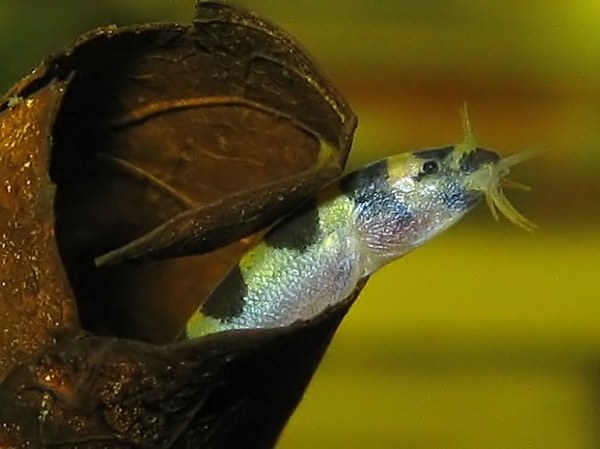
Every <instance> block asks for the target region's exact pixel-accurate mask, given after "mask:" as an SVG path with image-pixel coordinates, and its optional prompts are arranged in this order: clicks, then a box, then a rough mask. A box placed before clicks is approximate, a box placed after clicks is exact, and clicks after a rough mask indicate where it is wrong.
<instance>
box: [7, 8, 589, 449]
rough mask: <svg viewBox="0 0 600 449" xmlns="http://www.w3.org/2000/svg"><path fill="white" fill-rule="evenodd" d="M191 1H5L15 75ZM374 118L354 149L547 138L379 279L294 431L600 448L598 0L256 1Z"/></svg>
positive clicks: (11, 77) (177, 12)
mask: <svg viewBox="0 0 600 449" xmlns="http://www.w3.org/2000/svg"><path fill="white" fill-rule="evenodd" d="M191 3H192V1H191V0H190V1H187V0H185V1H183V0H179V1H168V0H144V1H142V0H119V1H117V0H110V1H109V0H105V1H96V0H94V1H92V0H86V1H79V2H77V3H75V2H55V1H50V0H37V1H36V2H23V1H22V0H3V1H2V2H1V3H0V56H1V57H2V65H1V66H0V87H2V89H3V90H4V89H6V88H8V87H9V85H10V84H11V83H12V82H14V81H15V80H16V79H17V78H18V77H19V76H21V75H23V74H25V73H27V71H28V70H29V69H31V68H33V67H34V66H35V65H36V64H37V63H38V62H39V61H40V60H41V59H42V58H43V57H44V56H45V55H46V54H47V53H49V52H52V51H54V50H56V49H57V48H59V47H60V46H61V45H63V44H66V43H68V42H69V41H71V40H72V39H73V38H74V37H75V36H76V35H77V34H79V33H81V32H82V31H85V30H87V29H89V28H92V27H94V26H97V25H103V24H107V23H113V22H115V23H118V24H126V23H135V22H142V21H147V20H161V19H163V20H179V21H188V20H189V18H190V15H191V9H192V8H191ZM238 3H241V4H244V5H247V6H250V7H252V8H254V9H256V10H257V11H259V12H262V13H263V14H264V15H266V16H267V17H269V18H270V19H271V20H272V21H274V22H276V23H278V24H279V25H281V26H282V27H284V28H285V29H287V30H288V31H289V32H291V33H292V34H293V35H294V36H296V37H297V38H298V39H299V40H300V41H301V42H302V43H303V44H304V46H305V47H306V48H307V49H308V50H309V51H310V53H312V54H313V56H314V57H315V59H316V60H317V61H318V62H319V63H320V65H321V66H322V67H323V68H324V69H325V71H326V72H327V73H328V74H329V76H330V78H331V79H332V80H334V82H335V84H336V85H337V86H338V87H339V88H340V89H341V91H342V92H343V93H344V95H345V96H346V98H347V99H348V100H349V101H350V103H351V104H352V105H353V107H354V109H355V111H356V113H357V115H358V116H359V120H360V126H359V129H358V132H357V135H356V141H355V146H354V149H353V153H352V157H351V161H350V165H351V166H352V167H356V166H358V165H361V164H363V163H365V162H367V161H369V160H372V159H375V158H378V157H381V156H385V155H387V154H390V153H393V152H397V151H405V150H410V149H416V148H423V147H431V146H437V145H445V144H448V143H454V142H456V141H459V140H460V138H461V127H460V119H459V113H458V111H459V107H460V105H461V103H462V102H463V101H467V102H468V105H469V110H470V113H471V120H472V122H473V126H474V128H475V132H476V136H477V137H478V140H479V142H480V144H481V145H482V146H485V147H491V148H495V149H498V150H500V151H501V152H502V153H504V154H509V153H512V152H518V151H522V150H529V149H532V150H535V151H536V152H537V157H536V158H535V159H533V160H531V161H529V162H527V163H526V164H523V165H522V166H519V167H518V168H517V169H516V170H515V175H514V178H515V179H518V180H520V181H523V182H525V183H527V184H530V185H531V186H532V187H533V189H534V190H533V191H532V192H531V193H522V192H509V197H510V198H511V199H512V200H513V201H514V203H515V204H516V205H517V207H518V208H519V209H520V210H521V211H522V212H524V214H525V215H527V216H528V217H529V218H531V219H533V220H534V221H535V222H537V223H538V224H539V225H540V230H539V231H537V232H535V233H534V234H527V233H525V232H523V231H521V230H519V229H517V228H515V227H514V226H512V225H510V224H509V223H507V222H506V221H501V222H500V223H496V222H494V221H493V220H492V218H491V217H490V214H489V213H488V212H487V211H486V210H485V206H483V205H482V206H480V207H479V208H478V210H477V211H476V212H475V213H473V214H472V215H470V216H469V217H467V218H466V219H465V220H464V221H463V222H461V223H460V224H459V225H458V226H456V227H455V228H453V229H451V230H450V231H449V232H447V233H446V234H445V235H443V236H442V237H440V238H438V239H437V240H436V241H434V242H432V243H430V244H429V245H427V246H426V247H424V248H422V249H420V250H418V251H417V252H415V253H414V254H412V255H410V256H407V257H406V258H405V259H403V260H401V261H398V262H396V263H394V264H393V265H390V266H389V267H387V268H386V269H384V270H383V271H382V272H380V273H378V274H377V275H376V276H374V277H373V278H372V280H371V281H370V283H369V285H368V287H367V288H366V290H365V291H364V294H363V295H362V296H361V298H360V300H359V301H358V303H357V304H356V305H355V306H354V308H353V309H352V311H351V313H350V314H349V316H348V317H347V319H346V320H345V322H344V323H343V325H342V327H341V329H340V331H339V332H338V334H337V336H336V338H335V339H334V342H333V344H332V346H331V348H330V350H329V352H328V354H327V356H326V359H325V360H324V363H323V364H322V366H321V367H320V369H319V371H318V372H317V375H316V377H315V379H314V382H313V383H312V384H311V386H310V388H309V389H308V391H307V394H306V397H305V400H304V401H303V403H302V404H301V406H300V408H299V409H298V411H297V413H296V414H295V415H294V417H293V418H292V421H291V423H290V425H289V426H288V428H287V429H286V431H285V433H284V436H283V438H282V440H281V441H280V443H279V445H278V448H280V449H284V448H285V449H295V448H317V449H318V448H345V449H353V448H382V449H383V448H414V449H421V448H423V449H432V448H443V449H454V448H456V449H459V448H460V449H471V448H473V449H475V448H477V449H483V448H484V449H495V448H498V449H506V448H511V449H517V448H540V449H548V448H565V449H588V448H589V449H591V448H598V447H600V431H599V429H600V229H599V227H598V224H599V223H600V221H599V219H600V148H599V147H600V1H598V0H582V1H567V0H546V1H544V2H541V1H525V2H523V1H517V0H508V1H494V0H485V1H478V2H475V1H466V0H445V1H441V0H438V1H430V2H423V1H417V0H407V1H396V0H378V1H370V2H367V1H364V0H363V1H360V0H345V1H343V2H342V1H334V0H318V1H309V0H296V1H294V2H291V1H282V0H254V1H253V0H246V1H240V2H238Z"/></svg>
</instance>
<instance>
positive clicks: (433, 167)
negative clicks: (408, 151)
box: [422, 161, 440, 175]
mask: <svg viewBox="0 0 600 449" xmlns="http://www.w3.org/2000/svg"><path fill="white" fill-rule="evenodd" d="M422 170H423V174H425V175H432V174H434V173H437V172H438V171H439V170H440V166H439V165H438V163H437V162H436V161H427V162H425V163H424V164H423V168H422Z"/></svg>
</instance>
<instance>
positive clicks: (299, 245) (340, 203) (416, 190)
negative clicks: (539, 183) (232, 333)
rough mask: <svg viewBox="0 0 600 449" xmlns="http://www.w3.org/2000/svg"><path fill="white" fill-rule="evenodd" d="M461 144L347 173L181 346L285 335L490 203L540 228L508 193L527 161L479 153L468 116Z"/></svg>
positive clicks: (260, 254)
mask: <svg viewBox="0 0 600 449" xmlns="http://www.w3.org/2000/svg"><path fill="white" fill-rule="evenodd" d="M463 123H464V128H465V138H464V141H463V142H462V143H460V144H457V145H453V146H448V147H443V148H435V149H429V150H421V151H415V152H411V153H401V154H398V155H394V156H391V157H389V158H387V159H383V160H381V161H378V162H375V163H373V164H371V165H369V166H367V167H365V168H363V169H361V170H358V171H356V172H353V173H350V174H348V175H346V176H345V177H343V178H341V179H340V180H338V181H337V182H336V183H334V184H332V185H330V186H328V187H327V188H326V189H324V190H323V191H322V192H321V193H320V194H319V195H318V197H317V198H316V199H315V200H314V201H312V202H310V203H308V204H305V205H304V206H303V207H301V208H300V209H299V210H298V211H297V212H296V213H294V214H292V215H291V216H290V217H288V218H286V219H285V220H283V221H282V222H281V223H279V224H278V225H277V226H275V227H274V228H273V229H272V230H271V231H270V232H269V233H267V235H266V236H265V238H264V240H263V241H261V242H260V243H259V244H257V245H256V246H255V247H253V248H251V249H250V250H249V251H248V252H247V253H246V254H244V256H243V257H242V259H241V260H240V262H239V264H238V266H236V267H235V268H234V269H233V270H232V271H231V272H230V273H229V274H228V275H227V276H226V277H225V279H224V280H223V281H222V282H221V283H220V284H219V285H218V286H217V287H216V289H215V290H214V291H213V293H212V294H211V295H210V297H209V298H208V299H207V300H206V302H205V303H204V304H203V305H202V306H201V307H200V308H199V310H198V311H196V312H195V313H194V314H193V315H192V317H191V318H190V319H189V320H188V322H187V323H186V327H185V330H184V332H183V335H182V337H184V338H188V339H191V338H196V337H200V336H202V335H206V334H210V333H214V332H220V331H225V330H231V329H255V328H269V327H277V326H285V325H289V324H291V323H294V322H296V321H301V320H308V319H310V318H312V317H314V316H316V315H317V314H319V313H320V312H322V311H323V310H325V309H326V308H327V307H328V306H331V305H333V304H336V303H338V302H340V301H342V300H344V299H345V298H346V297H347V296H348V295H349V294H350V293H351V292H352V290H353V289H354V288H355V287H356V285H357V283H358V281H359V280H360V279H361V278H363V277H365V276H368V275H370V274H371V273H373V272H374V271H376V270H377V269H379V268H380V267H381V266H383V265H385V264H386V263H388V262H390V261H392V260H394V259H397V258H399V257H400V256H402V255H403V254H406V253H407V252H409V251H411V250H412V249H414V248H416V247H418V246H420V245H423V244H424V243H426V242H427V241H429V240H431V239H432V238H433V237H434V236H436V235H438V234H439V233H440V232H442V231H443V230H445V229H447V228H448V227H449V226H451V225H452V224H454V223H455V222H456V221H457V220H459V219H460V218H461V217H462V216H463V215H464V214H465V213H466V212H468V211H469V210H470V209H472V208H473V207H474V206H475V205H476V204H477V202H478V201H479V200H480V199H481V198H483V197H485V199H486V201H487V203H488V206H489V207H490V210H491V211H492V213H493V215H494V216H495V217H497V212H496V209H498V210H499V211H500V212H501V213H502V214H503V215H505V216H506V217H507V218H508V219H509V220H510V221H511V222H513V223H515V224H516V225H518V226H520V227H522V228H524V229H527V230H531V229H533V228H534V226H535V225H534V224H533V223H532V222H530V221H529V220H528V219H527V218H525V217H524V216H522V215H521V214H520V213H519V212H518V211H516V210H515V209H514V208H513V207H512V205H511V204H510V203H509V202H508V200H507V199H506V197H505V196H504V194H503V192H502V186H503V185H515V183H509V181H508V180H507V179H506V176H507V175H508V173H509V168H510V167H511V166H512V165H514V164H516V163H518V162H521V161H522V160H523V159H525V157H524V156H522V155H513V156H509V157H507V158H502V157H501V156H500V155H499V154H498V153H496V152H494V151H491V150H486V149H483V148H478V147H477V145H476V144H475V139H474V138H473V135H472V132H471V128H470V124H469V121H468V118H467V116H466V113H465V115H464V117H463Z"/></svg>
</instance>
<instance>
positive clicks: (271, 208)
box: [0, 2, 356, 448]
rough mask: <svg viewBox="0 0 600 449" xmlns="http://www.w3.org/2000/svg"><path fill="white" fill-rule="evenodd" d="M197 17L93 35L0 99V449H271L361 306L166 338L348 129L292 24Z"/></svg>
mask: <svg viewBox="0 0 600 449" xmlns="http://www.w3.org/2000/svg"><path fill="white" fill-rule="evenodd" d="M197 14H198V15H197V18H196V20H195V21H194V23H193V24H192V25H179V24H148V25H142V26H138V27H127V28H110V27H109V28H103V29H99V30H96V31H93V32H91V33H89V34H87V35H85V36H83V37H82V38H80V39H79V40H78V41H77V42H76V43H75V44H74V45H73V46H72V47H71V48H69V49H67V50H66V51H64V52H63V53H60V54H58V55H56V56H54V57H53V58H51V59H50V60H48V62H46V63H44V64H42V66H40V67H39V68H38V69H36V70H35V71H34V72H33V73H32V75H30V76H29V77H27V78H25V79H24V80H22V81H21V82H19V83H18V84H17V85H16V86H15V87H14V88H13V89H12V90H11V91H10V92H9V93H8V94H7V95H5V96H4V98H3V99H2V100H0V142H1V144H0V145H1V146H2V150H1V151H2V152H1V153H0V181H1V182H2V185H1V186H0V236H1V239H2V240H1V243H0V265H1V270H2V271H1V273H2V279H0V294H1V295H0V301H1V305H0V307H1V309H0V310H1V312H2V313H1V314H0V320H1V321H2V322H1V324H2V329H3V332H2V333H1V334H0V351H1V353H0V380H1V383H0V447H64V448H67V447H80V448H92V447H94V448H95V447H143V448H149V447H202V448H227V447H247V448H265V447H270V446H271V445H273V444H274V442H275V440H276V438H277V436H278V435H279V432H280V431H281V428H282V427H283V425H284V424H285V422H286V421H287V419H288V417H289V415H290V414H291V412H292V411H293V409H294V408H295V406H296V405H297V403H298V401H299V400H300V397H301V395H302V393H303V391H304V389H305V387H306V385H307V383H308V382H309V380H310V377H311V375H312V373H313V372H314V370H315V368H316V366H317V365H318V363H319V360H320V358H321V356H322V354H323V352H324V350H325V349H326V347H327V345H328V343H329V340H330V338H331V337H332V335H333V333H334V332H335V329H336V327H337V325H338V323H339V321H340V320H341V319H342V317H343V316H344V313H345V311H346V310H347V308H348V307H349V305H350V303H351V302H352V300H353V297H354V296H353V297H352V298H349V299H348V301H346V302H345V303H344V304H342V305H340V306H339V307H337V308H335V309H331V310H328V311H327V312H325V313H323V314H322V315H321V316H318V317H316V318H315V319H314V320H312V321H310V322H307V323H298V324H295V325H293V326H289V327H287V328H280V329H273V330H263V331H239V332H228V333H223V334H217V335H213V336H209V337H207V338H203V339H199V340H197V341H193V342H187V343H184V344H169V342H170V341H172V338H173V336H174V335H175V334H176V333H177V331H178V330H179V329H180V328H181V326H182V325H183V323H184V322H185V319H186V317H187V316H188V315H189V313H190V312H191V311H192V310H193V309H194V308H196V307H197V306H198V303H199V302H200V301H201V300H202V298H203V297H204V296H205V295H206V293H207V292H208V291H210V289H211V288H212V286H213V285H214V283H215V282H216V281H218V279H219V278H220V277H221V276H222V275H223V273H224V272H225V271H226V270H228V269H229V267H231V266H232V264H234V263H235V262H236V260H237V258H238V257H239V254H240V253H241V251H243V250H244V248H245V247H246V246H247V244H248V241H249V240H251V239H252V238H253V237H248V238H246V239H243V240H239V239H240V238H241V237H243V236H248V235H251V234H253V233H255V232H257V231H259V230H260V229H261V228H263V227H264V226H266V225H268V224H269V223H271V222H272V221H273V220H275V219H276V218H277V217H279V216H280V215H281V214H283V213H285V212H286V211H288V210H290V208H292V207H294V206H295V205H296V204H297V203H298V202H299V201H301V200H302V199H304V198H306V197H308V196H310V195H311V194H312V193H313V192H314V191H315V190H316V189H317V188H319V186H321V185H322V184H323V183H324V182H326V181H327V180H330V179H332V178H333V177H335V176H337V175H338V174H339V173H340V172H341V170H342V167H343V165H344V163H345V160H346V157H347V153H348V150H349V148H350V145H351V141H352V134H353V131H354V128H355V125H356V119H355V117H354V115H353V113H352V111H351V110H350V108H349V106H348V105H347V104H346V103H345V101H344V100H343V98H342V97H341V96H340V95H339V94H338V93H337V92H336V91H335V89H334V88H333V87H332V86H331V85H330V84H329V83H328V82H327V80H326V79H325V78H324V77H323V75H321V74H320V73H319V71H318V70H317V69H316V68H315V66H314V65H313V64H312V63H311V61H310V60H309V59H308V57H307V56H306V54H305V53H304V52H303V50H302V49H301V48H300V47H299V46H298V45H297V44H296V43H295V42H294V41H293V40H292V39H291V38H290V37H288V36H287V35H286V34H285V33H283V32H281V31H280V30H278V29H277V28H276V27H274V26H273V25H271V24H269V23H267V22H265V21H264V20H262V19H260V18H258V17H256V16H255V15H254V14H252V13H250V12H247V11H243V10H240V9H237V8H234V7H231V6H226V5H223V4H220V3H216V2H201V3H199V5H198V13H197ZM323 148H329V149H330V150H329V151H330V153H329V157H327V158H324V157H323V155H324V154H327V153H326V152H325V153H324V151H323ZM144 236H145V237H144ZM140 237H141V240H137V243H136V245H135V247H134V251H129V252H128V253H127V258H129V259H138V261H137V262H133V263H116V264H114V265H112V266H110V267H108V266H107V267H102V268H98V267H97V266H96V265H95V263H94V259H95V258H97V257H98V256H101V255H102V254H104V253H106V252H109V251H111V250H114V249H115V248H118V247H120V246H122V245H124V244H127V243H129V242H131V241H134V240H136V239H139V238H140ZM221 247H222V248H221ZM216 248H221V249H218V250H216V251H213V250H215V249H216ZM208 251H212V252H210V253H208V254H202V255H195V256H193V257H186V258H179V259H176V258H174V257H175V256H178V255H185V254H201V253H206V252H208ZM112 254H115V253H112ZM117 256H118V257H113V258H112V259H110V260H109V261H112V262H119V258H123V257H122V255H119V253H117ZM157 259H162V260H160V261H153V262H148V260H157ZM102 260H103V259H100V261H102Z"/></svg>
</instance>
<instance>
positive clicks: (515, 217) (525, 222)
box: [476, 150, 538, 232]
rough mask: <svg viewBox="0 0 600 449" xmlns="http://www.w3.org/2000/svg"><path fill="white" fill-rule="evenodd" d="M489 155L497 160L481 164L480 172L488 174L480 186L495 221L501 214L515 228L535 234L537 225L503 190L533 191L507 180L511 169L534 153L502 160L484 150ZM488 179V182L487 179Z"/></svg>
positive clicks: (520, 154) (524, 153)
mask: <svg viewBox="0 0 600 449" xmlns="http://www.w3.org/2000/svg"><path fill="white" fill-rule="evenodd" d="M484 151H486V152H487V153H491V154H494V155H496V157H497V159H496V161H495V162H492V161H490V162H488V163H485V164H481V165H480V167H479V172H486V173H485V176H484V177H483V179H481V181H484V182H483V184H479V183H477V182H476V184H479V186H478V187H479V188H480V189H481V190H482V191H483V192H484V194H485V201H486V203H487V205H488V208H489V209H490V212H491V214H492V216H493V217H494V219H495V220H499V213H498V212H500V213H501V214H502V215H503V216H504V217H506V219H507V220H508V221H510V222H511V223H512V224H514V225H515V226H518V227H519V228H521V229H524V230H526V231H528V232H533V231H534V230H535V229H537V227H538V226H537V225H536V224H535V223H534V222H532V221H531V220H529V219H528V218H527V217H525V216H524V215H523V214H521V213H520V212H519V211H518V210H517V209H515V207H514V206H513V205H512V204H511V203H510V201H508V198H506V195H505V194H504V190H503V188H504V187H506V188H514V189H520V190H526V191H529V190H531V189H530V188H529V186H526V185H524V184H521V183H519V182H516V181H512V180H510V179H508V178H507V176H508V174H509V173H510V168H511V167H513V166H514V165H516V164H520V163H521V162H524V161H526V160H528V159H531V158H532V157H533V153H531V152H522V153H517V154H513V155H510V156H507V157H505V158H501V159H500V157H499V156H498V155H497V154H496V153H494V152H492V151H488V150H484ZM485 178H487V182H485V181H486V179H485Z"/></svg>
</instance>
